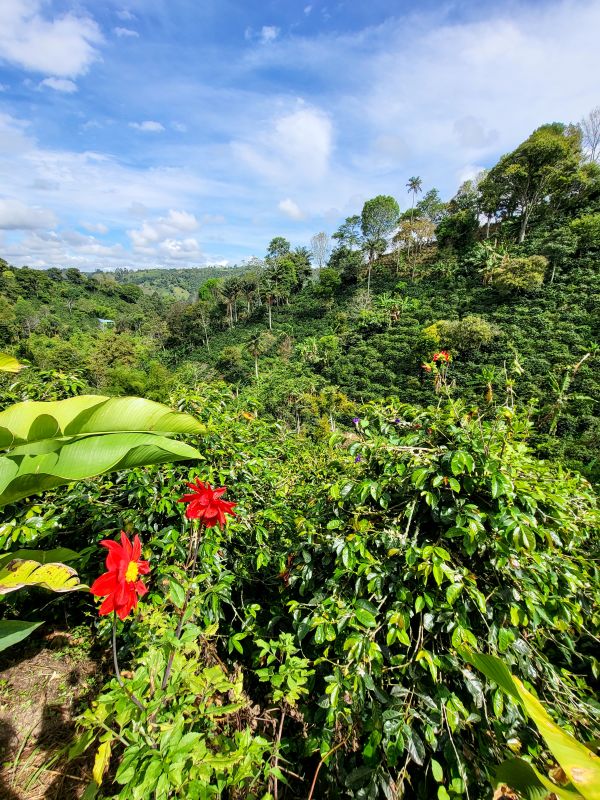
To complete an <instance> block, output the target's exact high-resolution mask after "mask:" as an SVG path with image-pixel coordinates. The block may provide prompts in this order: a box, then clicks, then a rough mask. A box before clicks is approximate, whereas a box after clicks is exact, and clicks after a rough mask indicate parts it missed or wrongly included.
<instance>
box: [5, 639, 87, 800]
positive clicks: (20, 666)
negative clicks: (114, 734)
mask: <svg viewBox="0 0 600 800" xmlns="http://www.w3.org/2000/svg"><path fill="white" fill-rule="evenodd" d="M14 649H15V650H16V651H18V652H17V654H13V652H12V651H6V652H5V653H2V656H3V657H2V656H0V800H75V799H76V798H77V799H78V798H80V797H81V795H82V794H83V791H84V789H85V787H86V785H87V784H88V783H89V781H90V774H91V767H90V763H89V761H90V759H89V757H87V758H82V759H79V760H78V761H74V762H71V763H66V761H65V759H64V757H61V751H62V750H63V749H64V748H65V747H66V746H68V744H69V743H70V742H71V741H72V740H73V737H74V723H73V720H74V718H75V716H76V715H77V713H79V712H80V711H81V710H82V708H84V707H85V699H86V697H87V696H90V695H93V693H94V686H95V684H96V682H97V680H99V679H100V670H99V667H98V664H97V662H96V660H94V659H93V658H92V657H90V654H89V648H88V647H87V645H86V644H85V643H84V642H83V641H82V640H79V639H77V637H76V636H73V635H72V634H70V633H65V632H54V633H52V634H50V635H48V636H45V637H44V638H43V639H38V640H37V641H34V642H32V643H29V644H28V645H27V647H24V648H21V647H19V646H17V647H16V648H14ZM92 757H93V754H92Z"/></svg>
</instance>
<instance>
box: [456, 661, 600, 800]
mask: <svg viewBox="0 0 600 800" xmlns="http://www.w3.org/2000/svg"><path fill="white" fill-rule="evenodd" d="M463 655H464V657H465V659H466V660H467V661H469V663H471V664H472V665H473V666H474V667H476V668H477V669H478V670H480V671H481V672H483V674H484V675H485V676H486V677H487V678H489V679H490V680H492V681H494V683H496V684H498V686H499V687H501V688H502V689H503V690H504V691H505V692H506V693H507V694H509V695H510V696H511V697H512V698H513V700H515V701H516V702H517V703H519V705H520V706H521V707H522V708H523V710H524V711H525V713H526V714H527V715H528V716H529V717H530V718H531V719H532V720H533V722H534V723H535V725H536V726H537V728H538V730H539V731H540V733H541V734H542V736H543V737H544V739H545V741H546V744H547V745H548V748H549V749H550V751H551V752H552V755H553V756H554V758H555V759H556V760H557V761H558V763H559V764H560V766H561V767H562V769H563V770H564V772H565V774H566V775H567V777H568V778H569V780H570V781H571V783H572V784H573V786H574V787H575V788H576V789H577V790H578V791H579V792H580V793H581V796H582V797H583V798H585V800H600V758H598V756H596V755H595V754H594V753H593V752H592V751H591V750H590V749H589V748H587V747H585V745H583V744H581V743H580V742H578V741H577V739H575V738H574V737H573V736H571V734H569V733H567V732H566V731H564V730H562V728H560V727H559V726H558V725H557V724H556V723H555V722H554V720H553V719H552V718H551V717H550V715H549V714H548V712H547V711H546V709H545V708H544V707H543V706H542V704H541V703H540V701H539V700H538V699H537V698H536V697H534V696H533V695H532V694H531V692H529V691H528V690H527V689H526V688H525V687H524V686H523V684H522V683H521V681H520V680H519V679H518V678H517V677H515V676H514V675H511V673H510V671H509V670H508V667H507V666H506V665H505V664H504V662H503V661H502V660H501V659H499V658H497V657H496V656H490V655H483V654H482V653H476V652H474V651H472V650H465V651H463Z"/></svg>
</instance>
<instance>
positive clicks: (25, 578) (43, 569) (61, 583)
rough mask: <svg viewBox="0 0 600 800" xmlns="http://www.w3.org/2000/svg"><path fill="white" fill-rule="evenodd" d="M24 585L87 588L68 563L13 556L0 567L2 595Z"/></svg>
mask: <svg viewBox="0 0 600 800" xmlns="http://www.w3.org/2000/svg"><path fill="white" fill-rule="evenodd" d="M24 586H41V587H43V588H44V589H50V591H52V592H73V591H75V590H76V589H87V586H84V585H83V584H81V583H80V581H79V577H78V575H77V573H76V572H75V570H74V569H73V568H72V567H67V565H66V564H53V563H51V564H40V563H39V562H38V561H26V560H24V559H21V558H13V559H12V561H9V562H8V564H6V565H5V566H4V567H3V568H2V569H0V595H3V594H8V593H9V592H15V591H16V590H17V589H22V588H23V587H24Z"/></svg>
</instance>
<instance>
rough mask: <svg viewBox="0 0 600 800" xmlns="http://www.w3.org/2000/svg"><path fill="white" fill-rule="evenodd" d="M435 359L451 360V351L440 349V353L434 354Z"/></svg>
mask: <svg viewBox="0 0 600 800" xmlns="http://www.w3.org/2000/svg"><path fill="white" fill-rule="evenodd" d="M433 360H434V361H446V362H448V361H450V353H449V352H448V351H447V350H440V352H439V353H434V354H433Z"/></svg>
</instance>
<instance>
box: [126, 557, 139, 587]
mask: <svg viewBox="0 0 600 800" xmlns="http://www.w3.org/2000/svg"><path fill="white" fill-rule="evenodd" d="M138 574H139V570H138V565H137V561H130V562H129V564H128V565H127V569H126V571H125V580H126V581H130V582H131V583H134V582H135V581H137V577H138Z"/></svg>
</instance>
